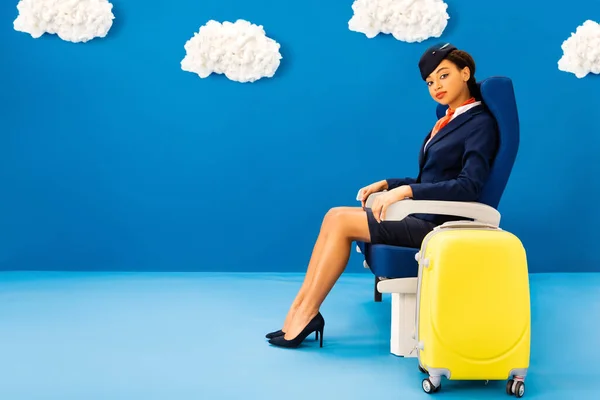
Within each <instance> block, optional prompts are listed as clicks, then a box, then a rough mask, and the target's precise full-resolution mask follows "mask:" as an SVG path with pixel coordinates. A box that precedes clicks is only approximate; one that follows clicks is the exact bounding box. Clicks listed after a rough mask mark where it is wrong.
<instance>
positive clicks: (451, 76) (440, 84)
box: [425, 60, 470, 106]
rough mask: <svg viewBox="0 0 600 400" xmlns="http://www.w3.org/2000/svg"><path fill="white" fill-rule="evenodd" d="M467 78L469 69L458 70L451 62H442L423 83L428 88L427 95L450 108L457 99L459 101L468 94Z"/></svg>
mask: <svg viewBox="0 0 600 400" xmlns="http://www.w3.org/2000/svg"><path fill="white" fill-rule="evenodd" d="M469 77H470V71H469V67H465V68H463V69H462V70H460V69H458V68H457V67H456V64H454V63H453V62H450V61H448V60H443V61H442V62H441V63H440V65H438V66H437V68H436V69H435V71H433V72H432V73H431V75H429V76H428V77H427V79H426V80H425V82H426V84H427V86H428V88H429V94H430V95H431V97H433V99H434V100H435V101H437V102H438V103H440V104H443V105H450V106H452V105H454V103H455V102H456V101H457V99H461V98H462V97H464V96H465V94H466V93H468V91H469V88H468V86H467V81H468V80H469Z"/></svg>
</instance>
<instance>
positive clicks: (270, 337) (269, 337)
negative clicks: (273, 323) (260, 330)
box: [265, 329, 285, 339]
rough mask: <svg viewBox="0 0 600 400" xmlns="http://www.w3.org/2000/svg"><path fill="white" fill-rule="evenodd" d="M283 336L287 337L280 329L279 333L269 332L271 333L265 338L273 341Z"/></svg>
mask: <svg viewBox="0 0 600 400" xmlns="http://www.w3.org/2000/svg"><path fill="white" fill-rule="evenodd" d="M283 335H285V332H284V331H282V330H281V329H280V330H278V331H275V332H269V333H267V334H266V335H265V337H266V338H267V339H273V338H274V337H277V336H283Z"/></svg>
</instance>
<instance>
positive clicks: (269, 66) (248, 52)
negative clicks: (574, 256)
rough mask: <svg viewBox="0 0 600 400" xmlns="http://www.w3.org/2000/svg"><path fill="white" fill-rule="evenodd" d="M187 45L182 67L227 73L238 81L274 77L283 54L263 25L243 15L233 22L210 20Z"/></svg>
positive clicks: (201, 72)
mask: <svg viewBox="0 0 600 400" xmlns="http://www.w3.org/2000/svg"><path fill="white" fill-rule="evenodd" d="M184 48H185V50H186V55H185V57H184V58H183V60H181V69H182V70H184V71H188V72H193V73H196V74H198V76H200V78H207V77H208V76H210V75H211V74H212V73H216V74H225V76H226V77H227V78H229V79H230V80H232V81H237V82H254V81H257V80H259V79H261V78H265V77H267V78H272V77H273V76H274V75H275V71H277V68H279V64H280V60H281V58H282V57H281V54H280V53H279V49H280V45H279V43H277V42H276V41H274V40H273V39H271V38H268V37H267V36H266V33H265V30H264V29H263V27H262V25H261V26H257V25H255V24H252V23H250V22H248V21H245V20H241V19H239V20H237V21H236V22H234V23H231V22H228V21H225V22H223V23H220V22H217V21H214V20H210V21H208V22H207V23H206V25H204V26H202V27H201V28H200V31H199V32H196V33H194V36H193V37H192V38H191V39H189V40H188V41H187V42H186V43H185V46H184Z"/></svg>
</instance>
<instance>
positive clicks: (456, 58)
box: [446, 50, 481, 100]
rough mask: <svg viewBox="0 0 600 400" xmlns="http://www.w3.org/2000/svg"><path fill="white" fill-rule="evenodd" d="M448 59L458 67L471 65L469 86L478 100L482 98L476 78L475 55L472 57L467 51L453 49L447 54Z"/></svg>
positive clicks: (472, 94)
mask: <svg viewBox="0 0 600 400" xmlns="http://www.w3.org/2000/svg"><path fill="white" fill-rule="evenodd" d="M446 60H448V61H450V62H452V63H454V64H455V65H456V66H457V67H458V69H463V68H465V67H469V70H470V71H471V76H470V78H469V80H468V81H467V86H468V87H469V91H470V92H471V96H473V97H475V98H476V99H477V100H480V99H481V93H480V92H479V88H478V86H477V80H476V79H475V61H474V60H473V57H471V55H470V54H469V53H467V52H466V51H463V50H452V51H451V52H450V53H448V55H447V56H446Z"/></svg>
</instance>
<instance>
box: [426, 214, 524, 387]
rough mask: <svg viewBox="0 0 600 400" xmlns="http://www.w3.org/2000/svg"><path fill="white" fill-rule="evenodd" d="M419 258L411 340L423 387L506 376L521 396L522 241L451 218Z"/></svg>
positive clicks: (431, 235)
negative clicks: (414, 320)
mask: <svg viewBox="0 0 600 400" xmlns="http://www.w3.org/2000/svg"><path fill="white" fill-rule="evenodd" d="M416 259H417V261H418V262H419V278H418V289H417V319H416V331H415V338H416V340H417V352H418V353H417V354H418V360H419V369H420V370H421V371H422V372H425V373H427V374H429V377H428V378H425V379H424V380H423V382H422V387H423V390H424V391H425V392H426V393H435V392H437V391H438V390H440V388H441V378H442V377H446V378H447V379H449V380H485V381H490V380H504V379H507V380H508V381H507V384H506V391H507V393H508V394H509V395H515V396H516V397H523V395H524V394H525V383H524V380H525V376H526V375H527V370H528V368H529V356H530V326H531V314H530V295H529V275H528V267H527V257H526V253H525V249H524V248H523V245H522V243H521V241H520V240H519V239H518V238H517V237H516V236H515V235H513V234H512V233H509V232H507V231H504V230H502V229H500V228H498V227H494V226H489V225H485V224H479V223H475V222H470V221H461V222H449V223H446V224H443V225H441V226H438V227H436V228H435V229H434V230H433V231H432V232H430V233H429V234H428V235H427V236H426V237H425V239H424V240H423V243H422V245H421V249H420V251H419V253H418V254H417V255H416Z"/></svg>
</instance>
